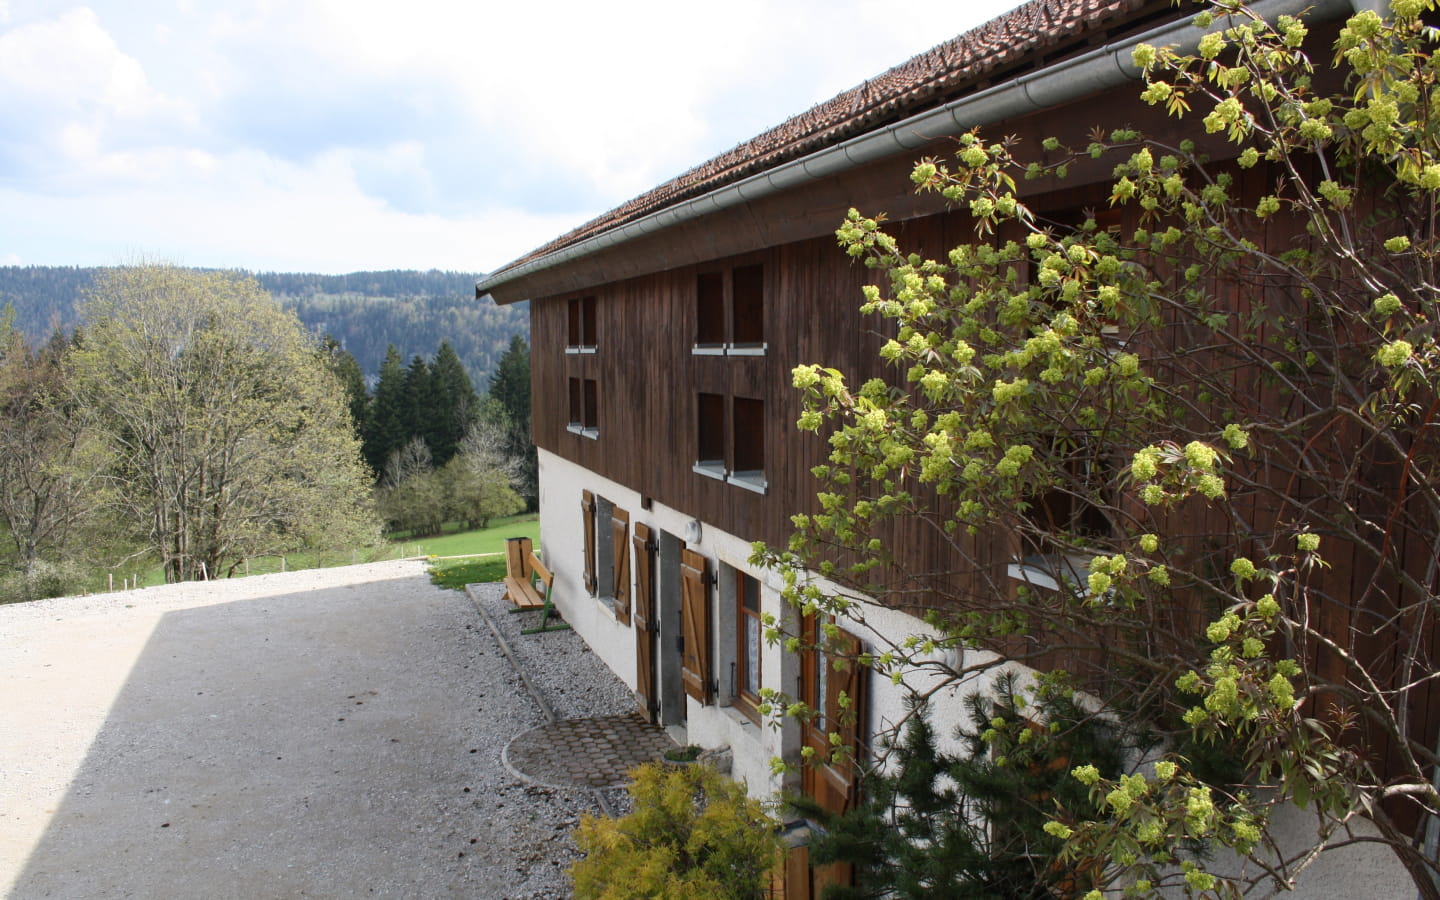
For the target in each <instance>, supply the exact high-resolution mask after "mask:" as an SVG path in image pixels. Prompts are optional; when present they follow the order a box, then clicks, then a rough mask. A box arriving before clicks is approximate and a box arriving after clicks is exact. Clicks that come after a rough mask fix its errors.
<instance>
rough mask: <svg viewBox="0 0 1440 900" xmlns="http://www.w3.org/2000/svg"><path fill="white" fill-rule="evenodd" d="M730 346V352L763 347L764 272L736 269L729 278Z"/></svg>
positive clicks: (754, 268) (752, 268)
mask: <svg viewBox="0 0 1440 900" xmlns="http://www.w3.org/2000/svg"><path fill="white" fill-rule="evenodd" d="M730 280H731V285H732V288H731V299H730V347H731V349H732V350H746V349H760V350H763V349H764V347H765V269H764V267H763V266H740V267H739V268H737V269H735V271H734V272H732V273H731V275H730Z"/></svg>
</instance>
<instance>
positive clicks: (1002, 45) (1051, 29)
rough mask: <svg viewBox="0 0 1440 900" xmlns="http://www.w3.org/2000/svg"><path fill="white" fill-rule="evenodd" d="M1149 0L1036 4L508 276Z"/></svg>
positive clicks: (1059, 51) (921, 102)
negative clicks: (549, 256)
mask: <svg viewBox="0 0 1440 900" xmlns="http://www.w3.org/2000/svg"><path fill="white" fill-rule="evenodd" d="M1145 2H1146V0H1032V2H1030V3H1027V4H1025V5H1024V6H1021V7H1019V8H1017V9H1014V10H1012V11H1011V12H1009V13H1006V14H1005V15H1002V16H1000V17H998V18H995V19H992V20H991V21H989V22H987V23H985V24H984V25H981V26H979V27H978V28H975V29H973V30H971V31H968V32H966V33H964V34H962V35H960V36H959V37H956V38H954V39H952V40H949V41H946V42H945V43H943V44H940V45H939V46H937V47H934V48H932V49H930V50H927V51H925V52H924V53H921V54H919V55H918V56H915V57H914V58H912V59H910V60H908V61H907V62H904V63H902V64H901V65H898V66H896V67H894V68H893V69H890V70H889V71H887V72H884V73H882V74H880V75H878V76H876V77H875V78H872V79H870V80H869V81H866V82H864V83H863V84H860V85H857V86H856V87H854V88H851V89H850V90H848V91H845V92H844V93H842V94H840V95H839V96H837V97H834V98H832V99H830V100H827V101H825V102H824V103H820V104H818V105H816V106H813V107H811V108H810V109H808V110H806V111H805V112H803V113H801V114H800V115H798V116H794V117H793V118H791V119H788V120H787V121H785V122H783V123H782V124H780V125H778V126H776V127H775V128H772V129H770V130H769V131H766V132H764V133H762V134H760V135H757V136H756V137H754V138H751V139H750V140H748V141H746V142H745V143H743V144H740V145H739V146H737V147H734V148H733V149H731V150H729V151H727V152H725V153H722V154H720V155H719V156H717V157H715V158H714V159H711V160H709V161H708V162H705V163H702V164H701V165H699V166H696V167H695V168H693V169H691V170H689V171H688V172H685V173H684V174H682V175H680V176H679V177H677V178H673V179H671V180H670V181H667V182H665V183H664V184H661V185H659V186H658V187H655V188H653V189H651V190H650V191H647V192H646V193H644V194H641V195H640V196H639V197H636V198H635V199H633V200H630V201H628V202H627V203H624V204H621V205H620V206H618V207H616V208H615V209H613V210H611V211H609V212H607V213H605V214H604V215H601V216H599V217H598V218H596V219H593V220H591V221H590V222H587V223H585V224H584V225H581V226H580V227H579V228H576V229H575V230H573V231H571V232H569V233H567V234H564V235H561V236H560V237H558V238H556V239H555V240H553V241H551V242H549V243H548V244H545V245H544V246H542V247H539V248H537V249H536V250H534V251H532V252H530V253H528V254H526V255H525V256H523V257H521V258H520V259H517V260H515V261H513V262H511V263H509V264H507V265H505V266H504V267H502V268H501V269H499V270H498V272H497V273H495V274H498V273H499V272H504V271H505V270H506V269H509V268H512V267H514V266H517V265H520V264H521V263H524V262H528V261H530V260H532V259H537V258H539V257H543V256H546V255H549V254H550V253H553V252H555V251H557V250H560V249H562V248H564V247H567V246H569V245H571V244H576V243H579V242H580V241H583V240H585V239H587V238H590V237H593V236H595V235H597V234H601V233H603V232H605V231H607V230H609V229H611V228H616V227H619V226H621V225H624V224H626V223H627V222H631V221H633V220H635V219H638V218H641V217H642V216H646V215H649V214H650V213H653V212H656V211H658V210H661V209H664V208H665V207H667V206H671V205H674V204H677V203H680V202H682V201H684V200H687V199H690V198H692V197H696V196H699V195H702V194H705V193H708V192H710V191H712V190H715V189H717V188H720V187H723V186H724V185H726V184H730V183H732V182H735V181H739V180H741V179H743V178H746V177H749V176H751V175H754V174H756V173H758V172H762V171H765V170H766V169H770V168H773V167H775V166H778V165H780V164H781V163H784V162H787V161H789V160H792V159H796V158H798V157H800V156H804V155H807V154H809V153H813V152H814V151H816V150H820V149H823V148H825V147H828V146H831V145H833V144H837V143H840V142H842V141H844V140H847V139H849V138H851V137H854V136H856V135H858V134H862V133H864V132H866V131H869V130H871V129H873V128H875V127H877V126H878V125H880V124H883V123H886V122H889V121H893V120H897V119H900V118H903V117H905V116H908V115H912V114H914V113H917V112H920V111H923V110H924V109H926V108H928V107H932V106H937V105H940V104H941V103H944V102H948V101H949V100H952V99H954V98H955V97H958V96H961V95H963V94H964V93H967V92H969V91H973V90H979V89H982V88H984V87H986V86H988V84H989V83H990V82H991V81H1003V80H1006V79H1007V78H1008V77H1011V76H1013V75H1015V74H1018V72H1016V71H1014V70H1015V69H1016V68H1017V67H1018V66H1020V65H1021V64H1022V63H1024V62H1027V61H1029V60H1031V59H1032V58H1034V57H1037V56H1038V57H1040V60H1041V61H1042V62H1049V61H1050V59H1049V58H1048V57H1050V56H1051V55H1052V54H1055V55H1057V56H1058V55H1064V54H1063V50H1064V45H1067V44H1069V43H1071V42H1072V41H1074V40H1076V39H1077V38H1082V37H1083V36H1085V35H1088V34H1094V33H1096V32H1103V31H1104V30H1105V28H1106V26H1108V25H1111V24H1113V23H1114V21H1115V20H1116V19H1119V18H1122V17H1126V16H1128V15H1130V14H1132V13H1134V12H1135V11H1136V10H1138V9H1140V8H1141V7H1142V6H1144V5H1145Z"/></svg>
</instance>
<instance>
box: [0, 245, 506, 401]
mask: <svg viewBox="0 0 1440 900" xmlns="http://www.w3.org/2000/svg"><path fill="white" fill-rule="evenodd" d="M100 271H103V270H101V269H98V268H80V267H76V266H0V305H3V304H6V303H9V304H11V305H13V306H14V308H15V327H16V328H18V329H19V330H20V331H21V332H23V333H24V334H25V335H26V336H27V337H28V338H29V340H30V341H31V343H38V342H40V341H42V340H44V339H45V338H46V337H48V336H49V335H50V334H51V333H53V332H54V331H55V330H56V329H57V328H60V329H63V330H65V331H69V330H70V329H72V328H73V327H74V325H75V320H76V316H75V308H76V304H77V302H78V300H79V299H80V297H81V295H82V293H83V292H84V290H85V289H86V288H88V287H89V286H90V284H91V283H92V282H93V281H94V279H95V275H96V273H98V272H100ZM249 274H253V275H254V276H255V278H256V280H258V281H259V282H260V286H261V287H263V288H264V289H265V290H267V291H269V292H270V293H271V294H272V295H274V297H275V298H276V299H277V300H279V301H280V302H281V303H282V304H283V305H285V306H287V307H290V308H293V309H294V310H295V313H296V315H298V316H299V318H300V321H301V322H304V323H305V326H306V327H307V328H309V329H310V330H311V331H313V332H314V333H316V334H318V335H324V334H327V333H328V334H330V335H333V336H334V337H335V338H336V339H337V340H338V341H340V342H341V344H342V345H343V346H344V347H345V349H346V350H349V351H350V353H351V354H352V355H353V356H354V357H355V359H356V360H357V361H358V362H359V363H360V366H361V368H362V369H363V370H364V372H365V375H366V377H367V378H368V379H370V380H371V381H372V382H373V380H374V379H375V377H376V376H377V375H378V373H379V370H380V364H381V362H382V361H383V360H384V359H385V350H386V347H387V346H388V345H389V344H394V345H395V347H396V349H397V350H398V351H399V352H400V356H401V358H402V359H407V360H408V359H410V358H411V357H413V356H415V355H417V354H419V355H421V356H428V355H430V354H433V353H434V352H435V348H436V347H437V346H439V345H440V342H441V341H449V343H450V346H451V347H453V348H454V350H455V353H456V354H457V355H458V356H459V357H460V361H461V362H462V363H463V364H464V366H465V369H466V371H467V372H468V373H469V375H470V378H471V380H473V381H474V382H475V384H476V385H477V386H481V387H483V386H484V385H485V384H487V383H488V381H489V378H490V374H491V373H492V372H493V371H494V370H495V365H496V363H497V362H498V361H499V359H500V357H501V355H502V354H504V352H505V350H506V348H507V347H509V346H510V340H511V338H513V337H514V336H515V335H517V334H518V335H528V318H527V311H526V309H525V305H524V304H517V305H515V306H509V307H497V306H496V305H495V304H493V303H491V302H490V301H489V300H476V299H475V281H476V279H477V277H478V276H477V275H475V274H472V273H468V272H439V271H434V270H432V271H429V272H414V271H389V272H352V273H350V274H348V275H316V274H312V273H304V272H260V273H249Z"/></svg>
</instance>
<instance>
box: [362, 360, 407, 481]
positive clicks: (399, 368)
mask: <svg viewBox="0 0 1440 900" xmlns="http://www.w3.org/2000/svg"><path fill="white" fill-rule="evenodd" d="M406 419H407V416H406V412H405V367H404V366H403V365H402V364H401V362H400V351H399V350H396V349H395V345H394V344H391V345H390V347H389V349H387V350H386V351H385V361H384V362H383V363H381V364H380V378H379V380H378V381H376V382H375V400H374V403H373V404H372V405H371V415H370V419H369V422H368V426H369V427H368V428H367V429H366V431H365V461H366V462H367V463H369V465H370V470H371V471H372V472H375V473H377V474H378V473H380V472H383V471H384V470H385V463H386V461H387V460H389V459H390V454H391V453H394V452H395V451H396V450H398V449H400V448H401V447H403V446H404V445H405V442H406V441H407V440H409V439H410V435H409V432H408V431H407V430H406V424H407V423H406Z"/></svg>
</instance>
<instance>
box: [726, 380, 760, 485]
mask: <svg viewBox="0 0 1440 900" xmlns="http://www.w3.org/2000/svg"><path fill="white" fill-rule="evenodd" d="M730 462H731V466H732V468H731V470H730V479H731V480H732V481H734V482H735V483H736V484H738V485H740V486H741V487H744V488H747V489H749V490H754V491H759V492H760V493H762V494H763V493H764V492H765V401H764V400H752V399H750V398H749V397H736V398H735V447H734V452H733V453H732V454H731V457H730Z"/></svg>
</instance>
